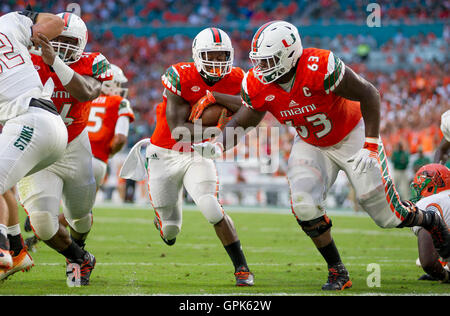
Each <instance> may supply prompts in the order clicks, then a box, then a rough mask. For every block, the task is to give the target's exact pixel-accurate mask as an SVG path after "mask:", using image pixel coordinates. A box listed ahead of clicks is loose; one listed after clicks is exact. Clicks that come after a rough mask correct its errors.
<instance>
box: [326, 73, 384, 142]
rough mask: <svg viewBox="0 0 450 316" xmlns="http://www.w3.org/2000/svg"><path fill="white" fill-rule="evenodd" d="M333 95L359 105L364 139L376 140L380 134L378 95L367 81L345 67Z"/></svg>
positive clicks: (375, 89)
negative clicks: (356, 102) (363, 126)
mask: <svg viewBox="0 0 450 316" xmlns="http://www.w3.org/2000/svg"><path fill="white" fill-rule="evenodd" d="M333 92H334V93H335V94H337V95H339V96H341V97H343V98H346V99H349V100H353V101H359V102H360V104H361V114H362V116H363V119H364V123H365V130H366V137H374V138H378V137H379V133H380V101H381V99H380V93H379V92H378V90H377V88H375V87H374V86H373V85H372V84H371V83H370V82H369V81H367V80H365V79H364V78H362V77H361V76H359V75H358V74H356V73H355V72H354V71H353V70H352V69H351V68H349V67H347V66H345V73H344V77H343V78H342V81H341V83H340V84H339V85H338V86H337V87H336V88H335V90H334V91H333Z"/></svg>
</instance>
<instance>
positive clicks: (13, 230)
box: [8, 224, 20, 236]
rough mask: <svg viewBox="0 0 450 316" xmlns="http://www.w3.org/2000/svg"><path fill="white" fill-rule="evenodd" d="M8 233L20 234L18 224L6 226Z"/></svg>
mask: <svg viewBox="0 0 450 316" xmlns="http://www.w3.org/2000/svg"><path fill="white" fill-rule="evenodd" d="M8 235H11V236H17V235H20V224H16V225H13V226H8Z"/></svg>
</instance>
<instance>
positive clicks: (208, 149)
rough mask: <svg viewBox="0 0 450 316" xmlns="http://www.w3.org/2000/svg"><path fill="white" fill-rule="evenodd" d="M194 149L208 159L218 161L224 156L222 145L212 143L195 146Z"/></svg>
mask: <svg viewBox="0 0 450 316" xmlns="http://www.w3.org/2000/svg"><path fill="white" fill-rule="evenodd" d="M192 149H194V150H195V151H196V152H198V153H199V154H200V155H202V156H203V157H205V158H208V159H216V158H219V157H221V156H222V155H223V144H222V143H211V142H204V143H198V144H193V145H192Z"/></svg>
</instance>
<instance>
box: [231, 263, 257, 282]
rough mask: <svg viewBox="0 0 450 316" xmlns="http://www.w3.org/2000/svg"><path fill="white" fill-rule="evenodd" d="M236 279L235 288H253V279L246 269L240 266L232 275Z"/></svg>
mask: <svg viewBox="0 0 450 316" xmlns="http://www.w3.org/2000/svg"><path fill="white" fill-rule="evenodd" d="M234 276H235V277H236V286H253V285H254V284H255V282H254V280H255V277H254V275H253V273H251V272H250V271H249V270H248V268H246V267H244V266H241V267H239V268H238V269H237V270H236V272H235V273H234Z"/></svg>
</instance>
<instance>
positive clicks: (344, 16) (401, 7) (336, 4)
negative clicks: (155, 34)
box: [0, 0, 450, 26]
mask: <svg viewBox="0 0 450 316" xmlns="http://www.w3.org/2000/svg"><path fill="white" fill-rule="evenodd" d="M68 2H76V3H79V4H80V5H81V7H82V13H83V19H84V20H85V21H87V22H92V21H95V22H98V23H120V24H122V25H128V26H141V25H145V24H148V23H151V24H152V25H153V26H160V25H164V26H167V25H174V24H185V23H189V24H190V25H202V24H224V23H228V22H233V21H248V22H249V23H250V24H251V25H258V24H260V23H262V22H264V21H267V20H271V19H282V20H286V18H287V19H289V20H290V22H298V23H300V22H301V23H302V24H308V23H309V22H314V21H328V22H334V21H339V22H356V23H362V22H364V21H365V20H366V18H367V10H366V8H367V5H368V4H369V3H371V2H375V3H378V4H379V5H380V7H381V11H382V12H383V23H390V22H398V21H400V22H404V23H409V22H411V21H430V20H446V19H448V18H449V16H450V2H449V1H448V0H443V1H434V0H378V1H369V0H303V1H298V0H297V1H296V0H279V1H276V2H274V1H272V0H191V1H176V0H78V1H67V0H2V1H1V5H0V13H4V12H9V11H12V10H15V9H21V8H23V7H24V6H25V5H26V4H27V3H30V4H31V5H33V7H35V8H36V9H38V10H46V9H49V8H51V9H52V12H55V11H57V12H62V11H63V10H64V9H65V8H66V7H65V6H66V5H67V3H68Z"/></svg>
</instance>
